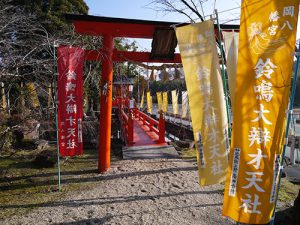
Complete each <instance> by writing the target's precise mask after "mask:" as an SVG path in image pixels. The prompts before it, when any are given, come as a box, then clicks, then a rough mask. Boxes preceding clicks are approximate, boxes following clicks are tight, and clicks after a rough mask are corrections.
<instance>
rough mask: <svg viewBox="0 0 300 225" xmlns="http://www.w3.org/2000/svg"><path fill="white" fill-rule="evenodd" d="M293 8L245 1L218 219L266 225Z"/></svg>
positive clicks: (273, 1)
mask: <svg viewBox="0 0 300 225" xmlns="http://www.w3.org/2000/svg"><path fill="white" fill-rule="evenodd" d="M298 4H299V1H295V0H284V1H282V0H259V1H258V0H244V1H243V3H242V14H241V26H240V41H239V56H238V68H237V75H236V91H235V100H234V107H233V136H232V143H231V152H230V153H231V154H230V161H229V169H228V174H227V179H226V186H225V195H224V205H223V215H225V216H228V217H230V218H232V219H234V220H235V221H238V222H241V223H247V224H266V223H268V222H269V221H270V220H271V217H272V212H273V209H274V205H275V204H274V203H275V199H276V193H277V182H278V174H279V171H280V160H281V159H280V156H281V153H282V149H283V144H284V133H285V126H286V122H285V117H286V110H287V109H288V101H289V99H288V98H289V93H290V86H291V74H292V67H293V56H294V50H295V41H296V29H297V18H298Z"/></svg>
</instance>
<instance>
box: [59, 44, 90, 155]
mask: <svg viewBox="0 0 300 225" xmlns="http://www.w3.org/2000/svg"><path fill="white" fill-rule="evenodd" d="M83 63H84V50H83V49H81V48H74V47H72V48H71V47H65V46H61V47H59V48H58V49H57V64H58V82H57V83H58V135H59V137H58V141H59V150H60V155H61V156H74V155H81V154H82V153H83V144H82V118H83V107H82V102H83V79H82V74H83Z"/></svg>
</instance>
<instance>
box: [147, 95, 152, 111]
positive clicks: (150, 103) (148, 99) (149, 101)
mask: <svg viewBox="0 0 300 225" xmlns="http://www.w3.org/2000/svg"><path fill="white" fill-rule="evenodd" d="M147 107H148V108H147V112H148V113H150V114H152V96H151V94H150V91H148V92H147Z"/></svg>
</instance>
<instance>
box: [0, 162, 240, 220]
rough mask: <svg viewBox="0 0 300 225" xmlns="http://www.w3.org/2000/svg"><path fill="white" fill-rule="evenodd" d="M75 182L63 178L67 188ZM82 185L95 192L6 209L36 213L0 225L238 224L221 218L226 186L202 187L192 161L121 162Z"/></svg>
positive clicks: (71, 193)
mask: <svg viewBox="0 0 300 225" xmlns="http://www.w3.org/2000/svg"><path fill="white" fill-rule="evenodd" d="M72 179H78V177H77V178H75V177H68V178H66V177H65V178H63V187H64V186H66V185H68V182H72ZM80 182H81V183H85V185H89V183H91V184H92V185H91V186H92V187H91V188H90V189H81V191H75V192H70V193H67V194H66V195H65V196H64V197H63V198H62V199H60V200H55V201H51V202H47V203H44V204H43V203H42V204H37V205H28V204H24V205H10V204H9V203H8V204H6V207H15V208H22V207H23V208H24V207H25V208H26V207H27V208H34V209H33V210H31V211H30V212H29V213H28V214H23V215H16V216H13V217H10V218H6V219H3V220H2V221H0V224H5V225H12V224H20V225H21V224H22V225H26V224H28V225H33V224H34V225H39V224H40V225H44V224H56V225H59V224H66V225H71V224H72V225H73V224H74V225H75V224H84V225H92V224H110V225H117V224H120V225H126V224H128V225H129V224H130V225H133V224H137V225H143V224H145V225H146V224H149V225H150V224H156V225H158V224H161V225H169V224H170V225H173V224H174V225H176V224H179V225H184V224H187V225H193V224H195V225H196V224H197V225H201V224H203V225H209V224H234V223H233V222H231V221H229V220H228V219H226V218H224V217H222V216H221V207H222V198H223V197H222V194H223V186H222V185H215V186H209V187H200V186H199V185H198V175H197V168H196V164H195V161H193V160H191V161H184V160H182V159H149V160H134V161H133V160H117V161H114V162H113V163H112V167H111V170H110V171H109V172H108V173H106V174H101V175H99V174H97V173H92V175H91V174H89V175H88V176H85V177H84V176H82V177H81V178H80Z"/></svg>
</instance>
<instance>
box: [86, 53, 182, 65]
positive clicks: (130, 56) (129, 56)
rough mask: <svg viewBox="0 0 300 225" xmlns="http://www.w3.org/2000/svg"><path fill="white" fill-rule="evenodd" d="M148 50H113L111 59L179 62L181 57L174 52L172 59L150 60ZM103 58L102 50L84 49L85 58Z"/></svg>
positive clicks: (117, 60) (94, 59)
mask: <svg viewBox="0 0 300 225" xmlns="http://www.w3.org/2000/svg"><path fill="white" fill-rule="evenodd" d="M150 54H151V53H150V52H125V51H117V50H114V52H113V56H112V59H113V61H114V62H124V61H125V62H126V61H128V60H129V61H134V62H150V63H151V62H152V63H181V57H180V54H179V53H175V55H174V60H151V59H150ZM102 58H103V51H102V50H100V51H98V50H97V51H96V50H86V51H85V60H90V61H100V60H102Z"/></svg>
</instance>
